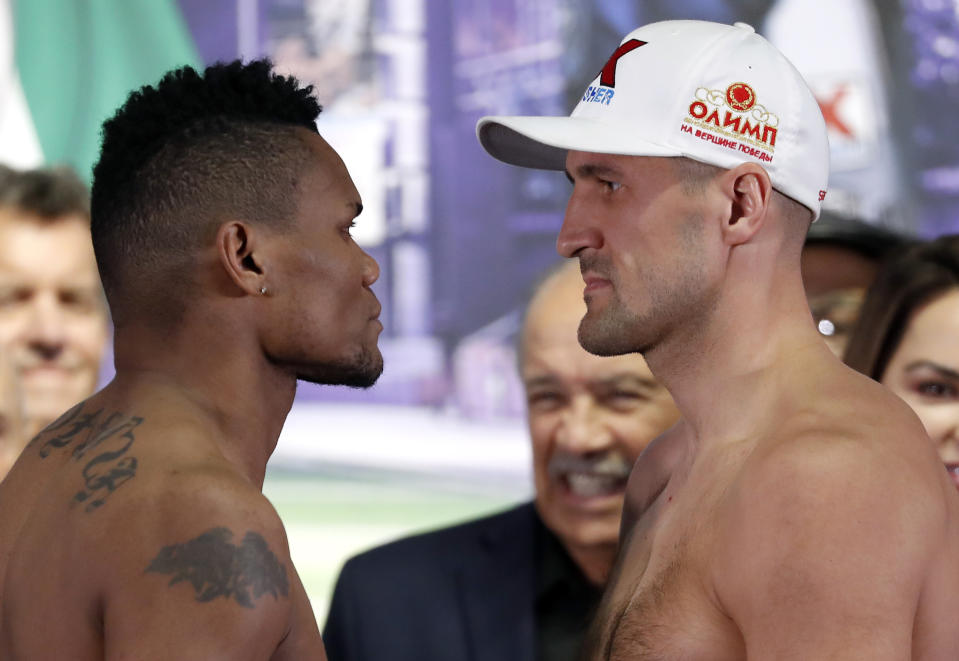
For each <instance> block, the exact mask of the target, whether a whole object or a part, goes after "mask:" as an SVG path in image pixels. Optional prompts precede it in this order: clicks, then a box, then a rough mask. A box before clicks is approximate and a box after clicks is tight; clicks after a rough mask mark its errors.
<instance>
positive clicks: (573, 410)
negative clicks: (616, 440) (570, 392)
mask: <svg viewBox="0 0 959 661" xmlns="http://www.w3.org/2000/svg"><path fill="white" fill-rule="evenodd" d="M612 440H613V436H612V433H611V432H610V430H609V429H608V428H607V427H606V426H605V425H604V424H603V423H602V419H601V416H600V414H599V411H597V406H596V405H595V403H593V402H592V401H591V399H590V398H589V397H587V396H581V397H578V398H573V400H572V401H571V402H570V405H569V406H568V407H567V409H566V410H565V411H564V412H563V414H562V417H561V418H560V422H559V427H558V429H557V433H556V442H557V444H558V445H560V446H562V447H563V448H564V449H566V450H568V451H570V452H575V453H577V454H588V453H590V452H598V451H601V450H605V449H607V448H608V447H609V446H610V444H611V442H612Z"/></svg>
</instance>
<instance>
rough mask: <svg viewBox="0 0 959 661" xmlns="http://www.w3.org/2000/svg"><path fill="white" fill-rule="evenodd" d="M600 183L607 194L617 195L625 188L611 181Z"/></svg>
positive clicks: (602, 180) (606, 180)
mask: <svg viewBox="0 0 959 661" xmlns="http://www.w3.org/2000/svg"><path fill="white" fill-rule="evenodd" d="M599 183H600V185H601V186H602V187H603V190H604V191H605V192H607V193H615V192H616V191H618V190H619V189H620V188H622V187H623V185H622V184H621V183H619V182H618V181H610V180H609V179H600V180H599Z"/></svg>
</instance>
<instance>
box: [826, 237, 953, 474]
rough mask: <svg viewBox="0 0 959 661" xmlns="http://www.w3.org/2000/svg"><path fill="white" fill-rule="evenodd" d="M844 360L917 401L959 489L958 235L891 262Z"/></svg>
mask: <svg viewBox="0 0 959 661" xmlns="http://www.w3.org/2000/svg"><path fill="white" fill-rule="evenodd" d="M844 360H845V362H846V364H848V365H849V366H850V367H852V368H854V369H856V370H858V371H859V372H862V373H863V374H865V375H867V376H870V377H872V378H873V379H875V380H876V381H879V382H880V383H882V384H883V385H885V386H887V387H888V388H889V389H890V390H892V391H893V392H895V393H896V394H897V395H899V396H900V397H902V399H903V400H905V402H906V403H907V404H909V406H911V407H912V409H913V410H914V411H915V412H916V414H917V415H918V416H919V419H920V420H921V421H922V423H923V425H924V426H925V428H926V432H927V433H928V434H929V437H930V438H931V439H932V442H933V443H934V444H935V446H936V448H937V449H938V450H939V456H941V457H942V461H943V463H944V464H945V465H946V468H947V469H948V471H949V474H950V475H951V476H952V479H953V481H954V482H955V484H956V487H957V489H959V235H949V236H943V237H941V238H939V239H936V240H933V241H929V242H926V243H922V244H919V245H916V246H914V247H912V248H910V249H908V250H905V251H904V252H902V253H900V254H898V255H897V256H894V257H893V258H892V259H890V260H888V261H887V262H886V264H885V265H884V266H883V268H882V270H881V271H880V272H879V274H878V276H877V277H876V280H875V282H874V283H873V285H872V287H871V288H870V289H869V292H868V293H867V294H866V299H865V301H864V302H863V306H862V310H861V311H860V316H859V320H858V322H857V324H856V326H855V328H854V329H853V332H852V335H851V336H850V338H849V343H848V345H847V346H846V353H845V357H844Z"/></svg>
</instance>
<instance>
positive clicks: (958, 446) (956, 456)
mask: <svg viewBox="0 0 959 661" xmlns="http://www.w3.org/2000/svg"><path fill="white" fill-rule="evenodd" d="M949 413H950V418H949V420H947V421H946V424H947V427H946V429H945V431H944V433H943V434H942V436H941V437H940V442H939V454H940V455H941V456H942V460H943V461H947V462H950V463H953V462H955V463H959V404H951V405H950V411H949Z"/></svg>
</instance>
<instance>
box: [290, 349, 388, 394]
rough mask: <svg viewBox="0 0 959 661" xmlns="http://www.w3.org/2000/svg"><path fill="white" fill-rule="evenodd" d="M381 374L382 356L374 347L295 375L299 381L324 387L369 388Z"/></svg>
mask: <svg viewBox="0 0 959 661" xmlns="http://www.w3.org/2000/svg"><path fill="white" fill-rule="evenodd" d="M382 373H383V355H382V354H381V353H380V350H379V349H378V348H376V347H374V348H373V349H367V348H364V349H363V350H361V351H360V352H359V353H358V354H356V355H354V356H352V357H350V358H349V359H343V360H337V361H333V362H329V363H324V364H322V365H317V366H315V367H313V368H312V369H309V370H307V371H305V372H301V373H298V374H297V378H298V379H300V380H301V381H307V382H309V383H317V384H320V385H326V386H347V387H349V388H369V387H371V386H372V385H373V384H374V383H376V380H377V379H379V378H380V374H382Z"/></svg>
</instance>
